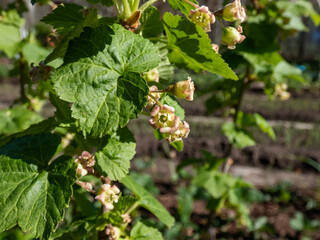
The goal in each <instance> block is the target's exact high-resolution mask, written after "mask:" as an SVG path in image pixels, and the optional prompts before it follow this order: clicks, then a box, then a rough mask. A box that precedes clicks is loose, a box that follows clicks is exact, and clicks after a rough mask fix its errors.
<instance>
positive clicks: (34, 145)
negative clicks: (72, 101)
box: [0, 134, 76, 239]
mask: <svg viewBox="0 0 320 240" xmlns="http://www.w3.org/2000/svg"><path fill="white" fill-rule="evenodd" d="M50 138H51V139H50ZM59 143H60V142H59ZM57 144H58V142H57V136H56V135H53V134H41V135H38V136H31V137H24V138H21V139H15V140H13V141H11V142H10V143H9V144H8V145H6V146H4V147H2V148H1V151H0V152H1V154H6V155H7V156H5V155H1V156H0V207H1V209H2V211H1V212H0V232H3V231H5V230H8V229H10V228H12V227H14V226H15V225H16V224H18V225H19V226H20V227H21V229H22V230H23V231H25V232H29V233H31V234H33V235H34V236H35V237H40V239H48V238H49V236H50V235H51V233H52V232H53V231H54V230H55V228H56V227H57V224H58V222H59V221H61V220H62V219H63V215H64V208H66V207H67V206H68V203H69V200H70V197H71V195H72V188H71V185H72V184H73V183H74V182H75V180H76V164H75V162H74V160H73V159H72V158H71V157H68V156H65V155H63V156H60V157H59V158H57V159H55V160H54V161H53V162H52V163H51V164H50V165H48V163H49V161H50V160H51V157H52V155H53V154H54V152H55V151H56V147H57Z"/></svg>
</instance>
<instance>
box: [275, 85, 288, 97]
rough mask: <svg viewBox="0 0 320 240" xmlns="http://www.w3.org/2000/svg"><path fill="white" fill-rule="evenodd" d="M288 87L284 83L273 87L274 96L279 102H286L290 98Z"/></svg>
mask: <svg viewBox="0 0 320 240" xmlns="http://www.w3.org/2000/svg"><path fill="white" fill-rule="evenodd" d="M287 90H288V85H287V84H285V83H282V84H276V87H275V96H276V97H277V98H279V99H280V100H283V101H285V100H288V99H289V98H290V96H291V95H290V93H289V92H288V91H287Z"/></svg>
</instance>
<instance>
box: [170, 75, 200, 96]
mask: <svg viewBox="0 0 320 240" xmlns="http://www.w3.org/2000/svg"><path fill="white" fill-rule="evenodd" d="M167 92H168V93H171V94H173V95H175V96H176V97H177V98H185V99H187V100H188V101H193V93H194V83H193V82H192V81H191V77H188V80H185V81H180V82H177V83H176V84H174V85H170V86H169V87H168V89H167Z"/></svg>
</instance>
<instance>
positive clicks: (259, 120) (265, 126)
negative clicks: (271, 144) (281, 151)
mask: <svg viewBox="0 0 320 240" xmlns="http://www.w3.org/2000/svg"><path fill="white" fill-rule="evenodd" d="M253 116H254V119H255V122H256V124H257V126H258V127H259V128H260V129H261V131H262V132H264V133H267V134H268V135H269V136H270V137H271V138H272V139H273V140H275V139H276V135H275V133H274V131H273V129H272V127H271V126H270V124H269V123H268V121H267V120H265V119H264V118H263V117H262V116H261V115H259V114H258V113H255V114H254V115H253Z"/></svg>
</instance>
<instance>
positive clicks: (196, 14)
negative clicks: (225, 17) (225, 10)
mask: <svg viewBox="0 0 320 240" xmlns="http://www.w3.org/2000/svg"><path fill="white" fill-rule="evenodd" d="M189 18H190V19H191V21H193V22H194V23H195V24H197V25H199V26H200V27H201V28H202V29H203V30H204V31H206V32H210V31H211V24H214V23H215V21H216V17H215V16H214V14H212V13H211V12H210V11H209V8H208V7H207V6H201V7H198V8H197V9H196V10H191V11H190V13H189Z"/></svg>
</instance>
